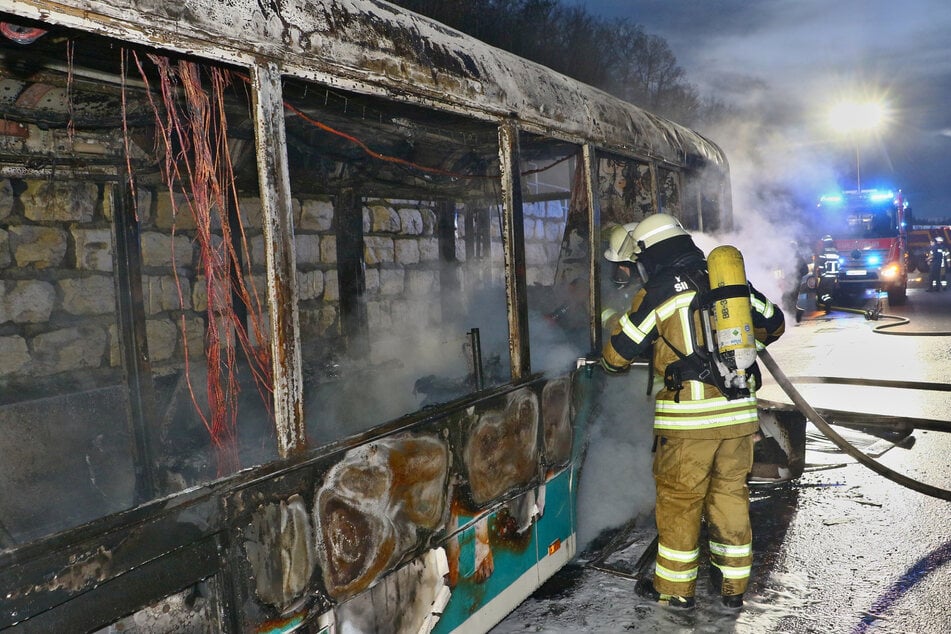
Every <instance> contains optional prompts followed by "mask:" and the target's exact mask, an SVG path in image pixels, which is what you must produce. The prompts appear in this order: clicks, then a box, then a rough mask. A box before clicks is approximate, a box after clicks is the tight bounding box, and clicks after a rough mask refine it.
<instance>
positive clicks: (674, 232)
mask: <svg viewBox="0 0 951 634" xmlns="http://www.w3.org/2000/svg"><path fill="white" fill-rule="evenodd" d="M631 235H632V237H633V238H634V255H635V256H637V255H639V254H640V253H641V252H643V251H644V250H646V249H649V248H650V247H652V246H654V245H655V244H657V243H658V242H663V241H664V240H667V239H669V238H675V237H677V236H686V235H690V234H688V233H687V232H686V231H685V230H684V227H683V225H682V224H680V221H679V220H677V219H676V218H674V217H673V216H671V215H668V214H653V215H650V216H647V217H646V218H644V219H643V220H641V221H640V222H639V223H637V226H636V227H635V228H634V231H632V232H631Z"/></svg>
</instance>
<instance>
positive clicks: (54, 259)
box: [8, 225, 68, 269]
mask: <svg viewBox="0 0 951 634" xmlns="http://www.w3.org/2000/svg"><path fill="white" fill-rule="evenodd" d="M8 230H9V234H10V235H9V237H10V250H11V252H12V254H13V260H14V262H16V265H17V267H19V268H27V267H30V266H33V267H36V268H37V269H47V268H56V267H60V266H62V265H63V261H64V260H65V258H66V247H67V244H68V242H67V238H66V232H65V231H63V230H61V229H56V228H54V227H38V226H33V225H16V226H11V227H9V229H8Z"/></svg>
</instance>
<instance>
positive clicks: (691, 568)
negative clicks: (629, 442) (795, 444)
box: [653, 434, 753, 597]
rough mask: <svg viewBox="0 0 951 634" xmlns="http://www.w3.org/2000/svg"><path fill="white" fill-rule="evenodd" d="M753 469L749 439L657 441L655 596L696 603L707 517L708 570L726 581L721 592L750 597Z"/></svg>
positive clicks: (660, 438)
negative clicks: (711, 568)
mask: <svg viewBox="0 0 951 634" xmlns="http://www.w3.org/2000/svg"><path fill="white" fill-rule="evenodd" d="M752 466H753V435H752V434H749V435H746V436H741V437H739V438H720V439H697V438H682V437H670V436H664V435H663V434H658V436H657V450H656V453H655V454H654V465H653V472H654V481H655V483H656V485H657V505H656V510H655V515H656V521H657V537H658V547H657V560H656V568H655V571H654V588H655V589H656V590H657V591H658V592H660V593H662V594H673V595H678V596H682V597H692V596H694V593H695V590H696V584H697V571H698V569H699V553H700V549H699V540H700V525H701V521H702V519H703V517H704V516H705V517H706V519H707V533H708V536H709V548H710V565H711V566H716V567H717V568H718V569H719V570H720V572H721V573H722V574H723V586H722V590H721V593H722V594H723V595H735V594H742V593H743V592H745V591H746V586H747V584H748V583H749V577H750V566H751V565H752V563H753V544H752V542H753V533H752V529H751V528H750V513H749V510H750V498H749V489H748V488H747V486H746V477H747V475H748V474H749V472H750V469H751V468H752Z"/></svg>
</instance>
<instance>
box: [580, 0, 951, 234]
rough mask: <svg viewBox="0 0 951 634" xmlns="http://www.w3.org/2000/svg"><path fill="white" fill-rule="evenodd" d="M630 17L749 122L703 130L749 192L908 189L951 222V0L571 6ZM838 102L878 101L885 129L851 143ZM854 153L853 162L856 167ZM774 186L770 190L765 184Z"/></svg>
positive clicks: (922, 212)
mask: <svg viewBox="0 0 951 634" xmlns="http://www.w3.org/2000/svg"><path fill="white" fill-rule="evenodd" d="M563 1H564V4H566V5H569V6H572V5H578V6H582V7H584V8H585V9H586V10H587V11H588V12H589V13H591V14H593V15H597V16H602V17H606V18H612V17H626V18H629V19H631V20H632V21H633V22H635V23H637V24H640V25H642V26H643V27H644V29H645V30H646V31H647V32H648V33H651V34H654V35H659V36H661V37H663V38H664V39H666V40H667V42H668V43H669V44H670V46H671V49H672V50H673V52H674V55H675V56H676V58H677V61H678V63H679V64H680V65H681V66H682V67H683V68H684V70H685V71H686V72H687V80H688V81H689V82H690V83H691V84H692V85H694V86H695V87H696V88H697V89H698V90H699V91H700V92H701V94H702V95H704V96H707V97H713V98H716V99H718V100H720V101H723V102H725V103H728V104H733V105H735V106H737V107H739V108H741V109H742V110H743V112H744V116H743V117H742V121H736V122H733V123H732V124H731V125H730V126H728V127H727V128H726V129H720V130H701V131H702V132H704V133H705V134H706V135H707V136H708V137H710V138H711V139H712V140H713V141H715V142H716V143H718V144H719V145H721V147H723V148H724V150H725V151H726V152H727V155H728V157H729V158H730V161H731V165H732V167H733V174H734V189H735V190H739V192H740V193H739V195H738V196H737V197H736V199H737V202H738V203H739V204H740V205H743V204H762V198H761V197H757V198H750V199H745V198H744V195H743V190H744V189H746V188H749V189H750V190H754V189H758V191H762V189H763V187H762V185H763V184H766V185H767V186H769V185H777V186H792V187H793V188H794V189H795V190H796V191H797V192H801V193H802V195H803V196H804V197H805V198H812V194H813V193H814V194H815V197H816V198H817V197H818V196H819V195H821V194H823V193H826V192H827V191H829V190H832V189H835V188H837V187H842V188H846V189H854V188H855V187H856V186H857V184H858V182H857V181H858V180H859V178H857V175H856V163H857V162H858V165H859V167H860V169H859V177H860V180H861V186H862V188H863V189H867V188H871V187H875V186H879V187H885V188H889V189H897V188H901V189H902V191H903V192H904V194H905V197H906V199H907V200H908V201H909V202H910V203H911V205H912V208H913V209H914V213H915V216H916V218H918V219H919V221H920V220H922V219H929V218H930V219H938V218H951V178H949V175H951V2H948V1H947V0H903V1H901V2H898V1H897V0H892V1H890V2H885V1H882V0H845V1H842V0H837V1H835V2H829V1H828V0H563ZM843 99H863V100H868V99H874V100H877V101H880V102H881V103H882V104H883V106H884V108H885V111H886V115H887V121H886V123H885V124H884V125H883V126H882V127H881V128H880V129H879V130H878V131H876V132H864V133H862V134H861V135H858V134H856V135H854V136H851V137H850V136H848V135H845V134H843V133H841V132H840V131H835V130H833V128H832V127H831V125H829V123H828V116H827V115H828V112H829V110H830V109H831V108H832V106H833V105H834V104H835V103H836V102H838V101H841V100H843ZM856 149H858V161H856ZM767 189H768V187H767Z"/></svg>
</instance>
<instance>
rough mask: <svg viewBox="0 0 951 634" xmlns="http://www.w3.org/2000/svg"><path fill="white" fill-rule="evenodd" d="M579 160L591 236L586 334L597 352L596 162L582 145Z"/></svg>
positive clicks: (598, 228) (592, 152)
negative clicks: (582, 168)
mask: <svg viewBox="0 0 951 634" xmlns="http://www.w3.org/2000/svg"><path fill="white" fill-rule="evenodd" d="M581 160H582V162H583V164H584V193H585V198H586V199H587V203H588V235H589V236H591V249H590V253H589V254H588V257H589V258H590V259H591V263H590V267H589V270H590V272H591V277H590V279H589V280H588V303H589V305H590V308H591V313H590V331H591V337H590V339H591V349H592V351H595V352H598V351H600V350H601V347H602V345H603V342H602V341H601V248H600V245H601V202H600V201H599V200H598V192H597V189H596V184H597V182H598V161H597V156H596V154H595V149H594V147H592V146H591V144H590V143H585V144H584V145H583V146H582V148H581Z"/></svg>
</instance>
